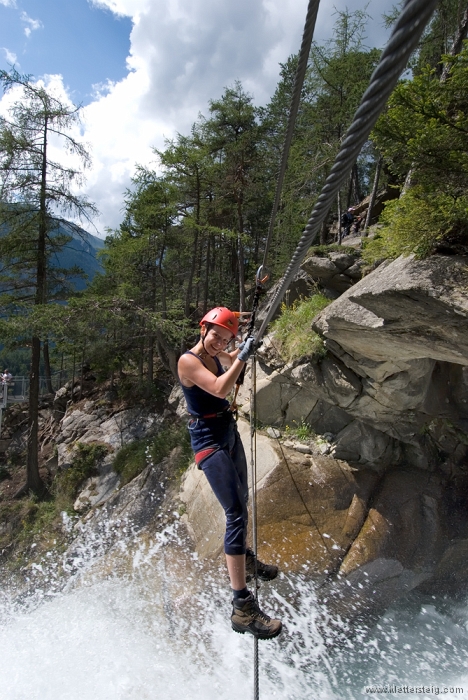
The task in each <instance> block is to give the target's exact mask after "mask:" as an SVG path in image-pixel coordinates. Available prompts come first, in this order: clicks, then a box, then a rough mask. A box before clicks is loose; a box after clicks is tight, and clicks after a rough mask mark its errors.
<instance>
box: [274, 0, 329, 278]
mask: <svg viewBox="0 0 468 700" xmlns="http://www.w3.org/2000/svg"><path fill="white" fill-rule="evenodd" d="M319 4H320V0H310V1H309V6H308V8H307V15H306V21H305V24H304V32H303V35H302V43H301V48H300V51H299V60H298V63H297V69H296V78H295V82H294V89H293V95H292V98H291V107H290V110H289V118H288V125H287V127H286V137H285V140H284V144H283V151H282V156H281V165H280V169H279V173H278V179H277V182H276V192H275V199H274V202H273V207H272V210H271V216H270V223H269V226H268V235H267V240H266V243H265V250H264V253H263V268H264V269H265V268H266V264H267V258H268V252H269V249H270V243H271V239H272V237H273V229H274V226H275V220H276V213H277V211H278V207H279V204H280V200H281V192H282V189H283V181H284V176H285V174H286V169H287V165H288V157H289V149H290V147H291V141H292V137H293V134H294V127H295V124H296V117H297V113H298V111H299V104H300V101H301V92H302V86H303V85H304V78H305V74H306V70H307V64H308V62H309V54H310V46H311V44H312V37H313V35H314V29H315V21H316V19H317V12H318V7H319Z"/></svg>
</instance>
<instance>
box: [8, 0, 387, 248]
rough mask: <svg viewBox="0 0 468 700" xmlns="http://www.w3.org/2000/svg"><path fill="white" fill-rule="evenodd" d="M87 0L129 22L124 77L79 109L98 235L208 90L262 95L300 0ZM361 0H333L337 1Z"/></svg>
mask: <svg viewBox="0 0 468 700" xmlns="http://www.w3.org/2000/svg"><path fill="white" fill-rule="evenodd" d="M88 1H89V2H90V3H91V4H93V5H95V6H96V7H100V8H104V9H107V10H110V11H112V12H113V13H115V14H116V15H119V16H127V17H130V18H131V20H132V25H133V28H132V32H131V36H130V54H129V56H128V58H127V66H128V70H129V72H128V74H127V76H126V77H125V78H124V79H123V80H121V81H119V82H117V83H109V84H106V85H101V86H97V87H96V94H95V98H94V100H93V101H92V102H91V103H90V104H88V105H87V106H86V107H85V108H84V109H83V132H82V135H83V139H84V141H86V142H87V143H88V144H89V147H90V151H91V154H92V158H93V167H92V169H91V171H90V172H89V173H88V180H87V184H86V187H85V194H86V195H87V196H88V197H89V198H90V199H91V200H93V201H94V202H95V203H96V205H97V206H98V208H99V209H100V211H101V217H100V219H99V220H98V221H96V225H97V227H98V230H99V231H100V233H101V234H102V235H104V233H105V228H106V227H110V228H116V227H117V226H118V225H119V223H120V222H121V220H122V206H123V193H124V191H125V189H126V188H127V187H129V186H130V182H131V176H132V174H133V173H134V170H135V164H136V163H140V164H150V163H151V162H154V158H155V156H154V154H153V152H152V147H157V148H163V147H164V138H165V137H166V138H170V137H173V136H174V135H175V134H176V133H177V132H180V133H183V134H186V133H188V132H189V130H190V127H191V125H192V123H193V122H194V121H195V120H196V119H197V116H198V114H199V112H202V113H204V114H207V112H208V101H209V100H210V99H214V98H217V97H219V96H220V95H221V94H222V92H223V90H224V88H225V87H228V86H230V85H232V84H233V83H234V81H235V80H237V79H238V80H240V81H241V82H242V84H243V87H244V89H245V90H247V91H248V92H250V93H251V94H252V95H253V96H254V101H255V104H264V103H266V102H267V101H268V99H269V98H270V97H271V95H272V94H273V91H274V89H275V87H276V83H277V80H278V75H279V63H280V62H284V61H285V60H286V59H287V57H288V56H289V55H290V54H292V53H295V52H297V51H298V50H299V47H300V43H301V38H302V32H303V26H304V20H305V14H306V10H307V0H301V1H299V0H237V2H235V3H234V2H232V0H88ZM0 2H3V3H4V2H5V0H0ZM325 2H326V0H322V8H321V10H320V11H319V18H318V21H317V29H316V36H321V34H323V32H324V31H328V29H329V25H330V22H331V15H332V12H333V11H334V8H333V7H330V6H328V7H327V6H326V5H324V3H325ZM360 2H361V0H335V4H336V5H339V3H342V4H343V7H342V8H341V9H344V7H345V3H346V5H348V6H349V5H350V4H354V3H355V4H356V5H358V3H360ZM370 2H371V5H372V3H374V5H375V4H381V3H382V2H383V0H370ZM350 9H354V8H350ZM26 17H27V16H26ZM28 19H29V18H28ZM31 22H34V20H31ZM29 26H30V29H31V30H32V29H33V28H38V27H39V26H40V24H39V25H38V26H35V27H33V26H32V25H29ZM329 35H330V34H328V36H329ZM62 88H63V86H62Z"/></svg>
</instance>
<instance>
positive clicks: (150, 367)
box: [147, 335, 154, 385]
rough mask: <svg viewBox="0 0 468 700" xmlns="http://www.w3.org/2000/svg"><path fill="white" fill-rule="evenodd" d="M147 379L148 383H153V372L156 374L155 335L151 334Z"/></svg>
mask: <svg viewBox="0 0 468 700" xmlns="http://www.w3.org/2000/svg"><path fill="white" fill-rule="evenodd" d="M147 370H148V371H147V379H148V384H149V385H152V384H153V374H154V336H153V335H150V336H149V337H148V368H147Z"/></svg>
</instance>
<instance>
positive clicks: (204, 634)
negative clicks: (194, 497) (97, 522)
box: [0, 523, 468, 700]
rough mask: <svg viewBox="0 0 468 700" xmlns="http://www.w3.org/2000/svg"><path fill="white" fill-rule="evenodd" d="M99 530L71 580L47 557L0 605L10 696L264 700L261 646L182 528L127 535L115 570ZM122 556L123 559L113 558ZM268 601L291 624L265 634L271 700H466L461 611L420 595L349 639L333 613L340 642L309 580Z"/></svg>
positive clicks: (3, 675) (0, 650)
mask: <svg viewBox="0 0 468 700" xmlns="http://www.w3.org/2000/svg"><path fill="white" fill-rule="evenodd" d="M88 534H89V535H90V539H89V540H87V538H86V536H85V535H86V533H84V536H83V539H82V540H81V544H80V546H79V547H77V548H76V554H75V556H74V559H73V574H72V575H71V576H70V578H69V579H68V581H67V582H66V585H63V582H62V586H61V588H60V586H59V583H58V581H59V580H60V577H59V576H58V575H57V574H56V573H53V572H55V571H56V569H57V562H52V563H50V564H48V562H47V561H44V562H43V563H42V564H40V565H38V566H40V567H42V570H40V569H38V568H36V569H34V570H32V571H31V575H34V576H36V577H37V586H36V590H39V591H40V595H36V596H33V597H29V598H28V599H27V601H26V602H23V603H22V604H21V605H18V603H17V601H14V600H13V599H12V598H11V596H10V599H8V598H7V597H4V600H3V602H2V603H1V604H0V608H1V609H0V613H1V616H0V619H2V620H3V622H2V623H1V624H0V698H1V700H146V699H147V698H148V699H151V700H173V699H174V700H176V698H177V700H215V699H216V700H231V699H232V698H239V697H242V698H250V697H253V640H252V638H251V637H249V636H248V635H237V634H235V633H234V632H232V631H231V630H230V624H229V614H230V606H229V588H228V585H227V580H226V581H225V580H224V578H223V576H221V578H220V574H219V571H218V570H217V569H216V568H215V567H214V566H213V568H212V569H211V570H210V569H208V570H207V569H204V568H203V566H202V565H201V563H200V562H198V561H197V559H196V557H195V556H194V554H193V552H191V551H190V550H189V549H188V548H186V547H185V543H184V538H183V536H182V535H181V534H180V533H179V530H178V525H177V523H174V524H173V525H171V526H170V527H168V528H166V529H165V530H164V531H163V532H162V533H160V534H159V535H155V536H154V537H153V539H152V540H150V541H147V542H144V543H143V542H138V541H137V542H135V538H134V536H133V534H131V533H130V534H129V539H128V540H122V541H119V542H118V543H117V544H114V545H113V554H112V556H113V559H112V560H111V563H110V564H109V561H107V563H106V565H104V562H102V561H101V560H103V558H105V557H104V552H105V547H104V545H103V544H102V542H101V544H99V542H97V541H96V533H95V532H93V533H92V536H91V533H88ZM108 554H109V553H108V552H107V556H108ZM119 558H120V559H125V560H126V565H125V566H122V567H121V568H120V567H115V566H112V562H115V561H117V560H119ZM175 558H177V561H175ZM68 561H69V560H68ZM97 564H102V565H101V566H98V565H97ZM177 565H181V569H180V570H179V571H178V573H175V570H174V566H176V567H177ZM51 571H52V573H51ZM31 601H33V602H31ZM260 601H261V605H262V607H264V608H265V609H266V611H267V612H269V613H270V614H274V615H275V616H278V617H280V618H281V619H282V620H283V623H284V632H283V634H282V635H281V636H280V637H279V638H278V639H276V640H272V641H262V642H259V661H260V698H267V697H272V698H281V700H309V699H310V700H338V699H340V700H341V699H342V698H345V699H346V698H349V699H351V700H354V699H357V698H363V697H369V696H370V695H371V696H372V695H374V697H388V696H389V693H388V692H387V693H383V694H371V693H366V692H365V688H366V687H367V686H386V687H387V688H390V690H391V689H392V688H393V689H397V688H404V687H405V686H406V687H411V686H414V687H418V688H420V687H426V689H427V688H429V690H430V692H428V693H426V692H424V693H417V694H416V693H415V694H413V695H411V694H410V693H409V692H402V691H398V690H391V692H392V694H395V695H399V696H400V697H402V696H405V697H407V696H409V697H418V698H434V695H436V694H441V695H442V694H443V696H444V697H445V698H452V697H456V698H460V697H463V695H462V694H461V693H455V692H453V693H452V692H450V689H451V688H453V689H454V691H455V688H461V689H463V691H464V696H467V695H468V610H467V608H466V606H464V605H458V606H455V605H450V604H448V603H446V602H444V601H441V600H437V599H435V598H434V599H433V598H427V597H426V598H424V599H423V598H422V597H421V596H419V597H418V596H416V595H413V596H412V597H411V598H410V599H408V601H406V602H405V603H402V604H400V605H397V606H394V608H393V609H392V610H391V611H389V612H388V613H387V614H386V615H385V616H384V617H383V618H382V619H381V620H380V622H379V624H378V625H377V626H376V627H375V628H374V629H373V630H372V631H371V632H370V633H369V632H368V631H367V630H362V631H361V632H359V631H357V633H355V634H354V636H350V635H349V634H348V632H347V631H346V626H345V625H341V626H340V625H339V624H338V623H337V621H336V620H335V621H333V622H334V624H333V626H331V625H330V627H329V628H328V630H329V631H328V633H327V637H331V638H332V644H331V645H330V644H326V643H325V641H324V637H323V630H324V625H325V629H327V626H326V619H325V618H324V615H323V611H321V610H320V609H319V608H318V606H317V603H316V598H315V593H314V587H313V585H312V584H311V583H310V582H308V581H306V580H305V579H304V578H303V577H299V576H285V575H281V576H280V577H279V579H278V580H277V581H276V582H273V583H272V584H268V585H264V586H262V589H261V591H260ZM324 620H325V622H324ZM330 630H333V631H330ZM431 688H432V690H431ZM436 688H437V689H439V693H436V692H435V689H436ZM443 688H447V689H448V692H446V693H443V691H442V689H443ZM390 696H392V695H390Z"/></svg>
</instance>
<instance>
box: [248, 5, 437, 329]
mask: <svg viewBox="0 0 468 700" xmlns="http://www.w3.org/2000/svg"><path fill="white" fill-rule="evenodd" d="M437 3H438V0H408V2H407V3H406V4H405V6H404V8H403V10H402V12H401V14H400V17H399V18H398V21H397V23H396V25H395V27H394V29H393V32H392V35H391V37H390V39H389V41H388V44H387V46H386V47H385V49H384V51H383V52H382V55H381V57H380V61H379V63H378V65H377V67H376V68H375V70H374V72H373V74H372V76H371V79H370V83H369V87H368V88H367V90H366V91H365V93H364V95H363V96H362V99H361V103H360V105H359V107H358V109H357V111H356V113H355V115H354V119H353V122H352V124H351V126H350V127H349V129H348V131H347V132H346V135H345V139H344V141H343V143H342V145H341V148H340V150H339V152H338V155H337V156H336V158H335V162H334V164H333V167H332V169H331V171H330V174H329V175H328V177H327V180H326V182H325V185H324V186H323V189H322V191H321V193H320V196H319V198H318V200H317V202H316V204H315V207H314V209H313V211H312V214H311V216H310V219H309V220H308V222H307V225H306V227H305V229H304V232H303V234H302V238H301V240H300V241H299V243H298V246H297V248H296V250H295V252H294V254H293V256H292V258H291V262H290V263H289V266H288V268H287V269H286V272H285V274H284V276H283V278H282V280H281V283H280V285H279V287H278V290H277V292H276V294H275V296H274V297H273V299H272V302H271V304H270V307H269V308H268V311H267V314H266V316H265V319H264V321H263V323H262V325H261V327H260V329H259V331H258V334H257V336H256V338H257V341H259V340H260V339H261V338H262V337H263V335H264V333H265V330H266V328H267V326H268V324H269V323H270V321H271V319H272V318H273V316H274V314H275V311H276V309H277V308H278V305H279V303H280V301H281V299H282V298H283V295H284V293H285V292H286V290H287V288H288V287H289V285H290V284H291V282H292V280H293V279H294V277H295V275H296V274H297V272H298V270H299V266H300V264H301V262H302V261H303V259H304V257H305V255H306V253H307V251H308V249H309V248H310V246H311V245H312V243H313V242H314V240H315V237H316V236H317V233H318V232H319V230H320V227H321V225H322V223H323V221H324V220H325V218H326V216H327V215H328V212H329V210H330V207H331V205H332V203H333V200H334V198H335V196H336V194H337V192H338V190H339V188H340V185H341V184H342V182H343V180H344V179H345V178H346V176H347V175H348V173H349V171H350V170H351V168H352V166H353V164H354V162H355V160H356V158H357V156H358V155H359V152H360V151H361V148H362V146H363V145H364V143H365V141H366V140H367V138H368V136H369V134H370V132H371V130H372V128H373V126H374V124H375V123H376V121H377V119H378V117H379V115H380V114H381V112H382V111H383V109H384V107H385V104H386V102H387V100H388V98H389V96H390V94H391V92H392V91H393V89H394V87H395V85H396V84H397V82H398V79H399V77H400V75H401V73H402V72H403V70H404V68H405V67H406V64H407V62H408V59H409V57H410V55H411V54H412V52H413V51H414V49H415V48H416V46H417V44H418V41H419V38H420V37H421V34H422V32H423V31H424V27H425V26H426V24H427V23H428V21H429V19H430V17H431V15H432V13H433V11H434V9H435V7H436V5H437Z"/></svg>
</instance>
